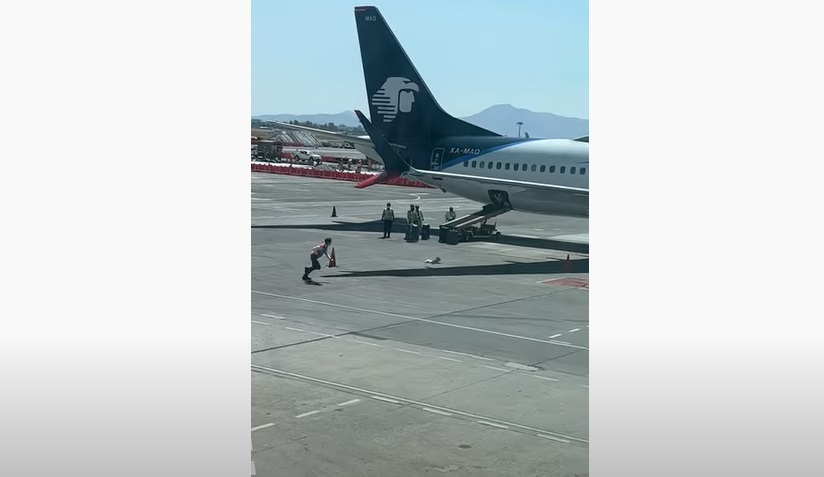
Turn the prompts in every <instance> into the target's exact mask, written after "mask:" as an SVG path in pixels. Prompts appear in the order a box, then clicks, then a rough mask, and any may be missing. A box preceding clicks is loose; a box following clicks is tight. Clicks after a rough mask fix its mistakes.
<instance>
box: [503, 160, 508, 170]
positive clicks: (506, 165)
mask: <svg viewBox="0 0 824 477" xmlns="http://www.w3.org/2000/svg"><path fill="white" fill-rule="evenodd" d="M504 169H506V170H509V163H508V162H507V163H506V164H504Z"/></svg>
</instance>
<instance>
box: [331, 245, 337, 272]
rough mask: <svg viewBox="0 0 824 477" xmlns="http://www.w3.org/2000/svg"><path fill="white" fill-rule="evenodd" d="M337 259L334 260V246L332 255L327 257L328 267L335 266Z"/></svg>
mask: <svg viewBox="0 0 824 477" xmlns="http://www.w3.org/2000/svg"><path fill="white" fill-rule="evenodd" d="M337 266H338V261H337V260H335V247H332V256H331V257H330V258H329V268H332V267H337Z"/></svg>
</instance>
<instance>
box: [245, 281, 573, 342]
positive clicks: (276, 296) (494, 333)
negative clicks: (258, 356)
mask: <svg viewBox="0 0 824 477" xmlns="http://www.w3.org/2000/svg"><path fill="white" fill-rule="evenodd" d="M252 293H255V294H258V295H263V296H271V297H275V298H283V299H285V300H298V301H305V302H308V303H315V304H316V305H325V306H332V307H335V308H343V309H346V310H354V311H360V312H365V313H373V314H376V315H384V316H391V317H394V318H403V319H405V320H413V321H422V322H424V323H432V324H434V325H441V326H449V327H451V328H460V329H463V330H470V331H477V332H479V333H487V334H491V335H498V336H506V337H508V338H515V339H519V340H525V341H535V342H537V343H546V344H552V345H559V346H566V347H569V348H576V349H582V350H587V351H589V348H587V347H585V346H577V345H573V344H570V343H562V342H552V341H547V340H542V339H539V338H531V337H529V336H519V335H513V334H510V333H502V332H500V331H492V330H485V329H483V328H475V327H473V326H464V325H458V324H455V323H446V322H443V321H435V320H429V319H426V318H416V317H414V316H407V315H399V314H397V313H388V312H385V311H378V310H369V309H367V308H359V307H356V306H347V305H339V304H337V303H328V302H324V301H319V300H310V299H309V298H301V297H297V296H287V295H279V294H277V293H269V292H262V291H257V290H252Z"/></svg>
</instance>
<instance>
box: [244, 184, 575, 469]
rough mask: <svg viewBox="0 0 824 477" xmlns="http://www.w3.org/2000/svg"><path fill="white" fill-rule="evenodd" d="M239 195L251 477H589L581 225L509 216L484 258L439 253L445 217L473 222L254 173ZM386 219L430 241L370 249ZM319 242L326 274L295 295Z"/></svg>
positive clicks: (378, 192)
mask: <svg viewBox="0 0 824 477" xmlns="http://www.w3.org/2000/svg"><path fill="white" fill-rule="evenodd" d="M251 189H252V200H251V202H252V204H251V207H252V211H251V212H252V214H251V217H252V277H251V278H252V280H251V286H252V290H251V300H252V301H251V303H252V306H251V320H252V323H251V327H252V328H251V338H252V343H251V348H252V355H251V362H252V368H251V373H252V413H251V429H252V433H251V434H252V442H251V444H252V449H251V450H252V475H260V476H320V475H324V476H326V475H334V476H352V477H356V476H357V477H363V476H382V477H383V476H432V475H440V474H442V473H443V474H449V475H453V476H470V475H471V476H490V477H491V476H495V477H499V476H569V477H572V476H577V477H580V476H586V475H588V473H589V471H588V469H589V466H588V453H589V441H588V436H589V432H588V428H589V412H588V406H589V391H588V386H589V349H588V343H589V325H588V314H589V313H588V312H589V309H588V308H589V307H588V293H589V292H588V274H587V272H588V263H589V262H588V255H587V254H588V221H587V220H582V219H570V218H559V217H548V216H541V215H533V214H525V213H520V212H509V213H506V214H504V215H501V216H499V217H496V218H495V219H493V220H492V221H497V226H498V229H499V231H500V232H501V233H502V235H503V236H502V237H501V240H500V241H498V242H495V241H488V242H471V243H460V244H458V245H447V244H443V243H439V242H438V236H437V229H438V225H439V224H440V223H442V222H443V221H444V220H443V219H444V213H445V212H446V210H447V209H448V207H449V206H453V207H455V210H456V212H457V213H458V215H459V216H460V215H462V214H465V213H470V212H474V211H476V210H479V209H480V208H481V206H482V204H477V203H474V202H471V201H467V200H464V199H461V198H457V197H455V196H452V195H449V194H444V193H442V192H441V191H438V190H434V189H418V188H407V187H397V186H381V185H377V186H372V187H368V188H366V189H355V188H354V184H353V183H351V182H338V181H331V180H323V179H313V178H307V177H295V176H284V175H275V174H265V173H252V187H251ZM387 202H391V203H392V205H393V208H394V210H395V216H396V218H398V219H403V218H405V216H406V210H407V209H408V208H409V204H413V203H414V204H419V205H420V206H421V210H423V212H424V215H425V218H426V219H425V220H426V221H427V222H429V223H430V226H431V228H432V235H431V237H430V240H421V241H419V242H416V243H406V242H405V241H404V234H403V228H404V227H405V221H403V220H397V221H396V225H395V227H394V228H393V232H392V235H391V237H390V238H388V239H383V238H381V237H382V235H383V234H382V224H381V223H380V222H379V219H380V216H381V211H382V210H383V208H384V207H385V205H386V203H387ZM333 208H334V210H335V215H336V217H332V211H333ZM324 237H331V238H332V239H333V242H332V247H333V248H334V250H335V258H336V262H337V266H336V267H332V268H328V267H327V266H326V265H327V260H326V259H325V258H322V259H321V260H320V262H321V264H322V265H323V267H324V268H322V269H321V270H316V271H314V272H313V273H312V275H311V276H312V278H313V279H314V283H311V284H307V283H305V282H303V281H302V280H301V278H300V276H301V275H302V274H303V268H304V267H305V266H309V264H310V262H309V252H310V250H311V248H312V247H313V246H314V245H316V244H317V243H319V242H321V241H323V239H324ZM567 256H569V257H570V261H569V262H566V257H567ZM435 257H439V258H440V259H441V260H440V263H437V264H430V263H425V262H426V260H427V259H433V258H435Z"/></svg>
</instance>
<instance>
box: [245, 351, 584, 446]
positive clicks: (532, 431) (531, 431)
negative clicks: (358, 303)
mask: <svg viewBox="0 0 824 477" xmlns="http://www.w3.org/2000/svg"><path fill="white" fill-rule="evenodd" d="M251 366H252V369H253V370H256V371H258V372H267V373H271V374H275V375H281V376H287V377H291V378H293V379H298V380H302V381H309V382H314V383H316V384H321V385H324V386H328V387H331V388H335V389H338V390H345V391H348V392H350V393H356V394H357V395H366V396H368V397H370V398H373V399H376V400H377V399H380V400H381V401H387V402H392V401H397V402H398V405H400V406H402V407H407V406H415V408H416V409H421V408H423V407H428V408H431V409H437V410H439V411H443V412H448V413H452V414H455V415H459V416H461V417H462V418H464V419H465V418H470V419H472V420H482V421H485V422H488V423H494V424H496V426H495V427H503V426H506V427H508V428H509V430H513V431H516V432H521V433H523V434H528V435H532V436H538V435H540V434H543V435H549V436H553V437H556V438H561V439H564V440H568V441H570V442H572V441H574V442H575V443H576V444H577V445H585V446H587V447H589V440H588V439H583V438H580V437H574V436H569V435H566V434H561V433H558V432H552V431H547V430H545V429H537V428H535V427H530V426H525V425H523V424H518V423H514V422H509V421H505V420H503V419H497V418H494V417H489V416H483V415H480V414H475V413H470V412H466V411H460V410H458V409H452V408H448V407H444V406H439V405H435V404H431V403H427V402H422V401H416V400H414V399H408V398H403V397H399V396H394V395H391V394H386V393H382V392H377V391H370V390H368V389H364V388H358V387H355V386H350V385H348V384H343V383H335V382H332V381H327V380H324V379H320V378H314V377H312V376H306V375H302V374H298V373H292V372H290V371H284V370H280V369H274V368H267V367H265V366H259V365H255V364H253V365H251ZM524 431H528V432H524Z"/></svg>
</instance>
